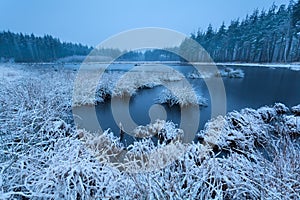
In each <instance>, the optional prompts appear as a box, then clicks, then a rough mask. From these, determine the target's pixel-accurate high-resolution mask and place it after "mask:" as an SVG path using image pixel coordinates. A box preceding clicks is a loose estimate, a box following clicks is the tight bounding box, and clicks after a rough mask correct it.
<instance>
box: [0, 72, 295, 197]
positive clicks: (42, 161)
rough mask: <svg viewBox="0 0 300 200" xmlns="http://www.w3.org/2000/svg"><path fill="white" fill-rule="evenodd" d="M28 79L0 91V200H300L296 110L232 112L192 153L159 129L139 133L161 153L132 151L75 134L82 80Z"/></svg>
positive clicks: (170, 129) (165, 125) (138, 145)
mask: <svg viewBox="0 0 300 200" xmlns="http://www.w3.org/2000/svg"><path fill="white" fill-rule="evenodd" d="M27 73H29V74H31V76H20V77H19V78H18V79H13V80H7V79H1V82H0V86H1V87H0V104H1V107H0V110H1V112H0V163H1V164H0V199H23V198H25V197H27V198H30V199H105V198H106V199H118V198H121V199H299V198H300V154H299V152H300V145H299V141H298V142H297V139H299V135H300V130H299V128H298V127H299V116H298V115H297V112H295V111H296V110H297V107H293V109H292V111H293V112H290V111H289V109H288V108H287V107H286V106H284V105H283V104H276V105H274V106H272V107H263V108H260V109H258V110H253V109H244V110H242V111H240V112H232V113H229V114H227V115H226V116H224V117H218V118H216V119H212V120H211V121H210V122H208V123H207V125H206V127H205V129H204V130H203V132H201V134H199V139H200V138H201V140H203V142H201V143H200V142H195V143H192V144H182V143H181V142H180V139H178V138H181V137H182V136H181V135H182V131H181V130H180V129H178V128H177V127H176V125H174V124H173V123H172V122H163V121H161V122H159V121H158V122H157V123H154V124H150V125H148V126H144V127H140V128H138V130H139V131H140V132H143V134H147V133H144V132H145V131H146V132H147V131H150V132H153V133H158V134H160V135H162V136H164V137H163V139H162V140H161V142H160V143H159V144H158V145H154V144H153V142H152V141H151V140H150V139H147V138H145V139H143V140H140V141H136V142H135V143H134V144H133V145H131V146H129V147H124V146H123V145H122V143H121V142H120V139H119V138H117V137H115V136H114V135H113V134H112V133H111V132H110V131H106V132H105V133H104V134H102V135H100V134H97V133H89V132H86V131H84V130H77V129H76V128H75V127H74V124H73V120H72V118H71V116H72V115H71V98H72V83H73V81H74V79H75V73H74V72H71V71H59V72H55V71H54V70H52V71H51V70H43V69H40V70H32V71H27ZM298 107H299V106H298ZM183 134H185V133H183ZM166 138H167V139H166ZM169 139H170V140H169ZM216 149H217V151H216ZM220 151H222V152H225V154H224V155H222V154H220V155H219V153H218V152H220ZM262 152H263V154H262ZM120 160H121V161H122V162H120Z"/></svg>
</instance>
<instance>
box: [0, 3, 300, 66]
mask: <svg viewBox="0 0 300 200" xmlns="http://www.w3.org/2000/svg"><path fill="white" fill-rule="evenodd" d="M195 41H196V42H195ZM197 43H199V44H200V45H201V46H202V47H203V48H204V49H201V48H199V45H197ZM195 44H196V45H195ZM90 52H93V53H92V54H91V55H93V56H94V58H95V60H97V59H98V60H99V59H100V60H101V59H102V60H109V59H107V58H115V57H118V56H120V55H121V56H120V57H119V58H118V59H117V60H119V61H187V60H188V61H209V59H208V55H210V57H211V58H212V59H213V60H214V61H215V62H299V61H300V0H298V2H297V3H294V2H292V1H291V3H290V4H289V5H288V6H285V5H281V6H279V7H277V6H275V5H273V6H272V7H271V8H270V9H269V10H267V11H266V10H263V11H259V10H255V11H254V12H253V13H252V14H251V15H247V17H246V18H245V19H243V20H239V19H237V20H233V21H231V23H230V25H229V26H228V27H226V26H225V24H224V23H223V24H222V26H221V27H219V28H218V29H217V30H214V29H213V27H212V26H211V25H209V26H208V28H207V30H206V31H200V30H199V31H198V32H197V33H194V34H192V35H191V38H189V39H186V40H185V41H183V42H182V43H181V45H180V46H179V47H174V48H169V49H163V50H160V49H154V50H145V51H129V52H127V51H120V50H119V49H96V48H92V47H88V46H84V45H82V44H74V43H66V42H61V41H60V40H59V39H57V38H53V37H52V36H49V35H45V36H43V37H36V36H34V35H33V34H31V35H23V34H22V33H19V34H16V33H11V32H10V31H4V32H0V59H1V60H4V61H5V60H9V59H13V60H14V61H15V62H49V61H55V60H58V59H61V58H65V57H72V56H87V55H88V54H89V53H90ZM174 52H175V53H174ZM178 55H181V56H183V57H184V58H185V59H184V58H182V57H180V56H178ZM94 58H92V59H91V60H93V59H94ZM66 60H68V59H66Z"/></svg>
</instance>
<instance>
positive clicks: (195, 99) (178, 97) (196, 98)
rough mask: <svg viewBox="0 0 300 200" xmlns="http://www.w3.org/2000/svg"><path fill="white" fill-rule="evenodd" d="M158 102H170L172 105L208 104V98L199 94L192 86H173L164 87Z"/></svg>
mask: <svg viewBox="0 0 300 200" xmlns="http://www.w3.org/2000/svg"><path fill="white" fill-rule="evenodd" d="M156 102H157V103H160V104H164V103H166V104H168V105H170V106H173V105H180V106H181V107H183V106H189V105H200V106H206V105H207V99H206V98H204V97H202V96H200V95H198V94H197V93H196V92H195V91H194V89H192V88H190V87H173V88H172V89H164V90H163V91H162V92H161V93H160V95H159V97H158V98H157V99H156Z"/></svg>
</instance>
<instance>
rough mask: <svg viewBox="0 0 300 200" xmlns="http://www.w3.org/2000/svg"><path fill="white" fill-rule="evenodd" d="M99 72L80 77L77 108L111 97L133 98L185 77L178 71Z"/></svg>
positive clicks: (90, 71)
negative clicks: (144, 89) (142, 91)
mask: <svg viewBox="0 0 300 200" xmlns="http://www.w3.org/2000/svg"><path fill="white" fill-rule="evenodd" d="M99 74H100V72H99V71H97V70H86V71H84V72H82V73H81V75H80V76H79V77H78V82H76V83H77V84H76V85H75V87H74V89H75V93H76V94H77V95H75V98H74V99H73V103H74V105H76V106H81V105H94V104H97V103H102V102H104V101H105V100H106V99H107V98H111V97H119V98H123V97H131V96H133V95H135V94H136V92H137V91H138V90H140V89H143V88H153V87H155V86H159V85H164V84H167V83H171V82H176V81H180V80H182V79H183V75H182V74H180V73H178V72H176V71H172V72H170V71H151V70H148V71H129V72H126V73H125V72H116V71H107V72H104V73H103V74H102V75H101V76H99ZM95 91H96V95H95Z"/></svg>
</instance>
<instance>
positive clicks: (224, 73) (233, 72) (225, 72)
mask: <svg viewBox="0 0 300 200" xmlns="http://www.w3.org/2000/svg"><path fill="white" fill-rule="evenodd" d="M216 76H221V77H228V78H244V76H245V73H244V72H243V70H241V69H232V68H229V67H226V68H225V69H222V70H220V71H218V72H216Z"/></svg>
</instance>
